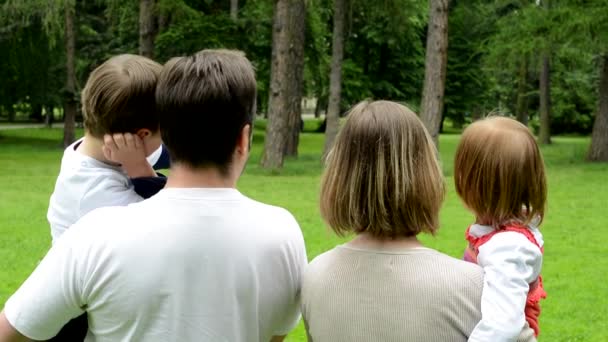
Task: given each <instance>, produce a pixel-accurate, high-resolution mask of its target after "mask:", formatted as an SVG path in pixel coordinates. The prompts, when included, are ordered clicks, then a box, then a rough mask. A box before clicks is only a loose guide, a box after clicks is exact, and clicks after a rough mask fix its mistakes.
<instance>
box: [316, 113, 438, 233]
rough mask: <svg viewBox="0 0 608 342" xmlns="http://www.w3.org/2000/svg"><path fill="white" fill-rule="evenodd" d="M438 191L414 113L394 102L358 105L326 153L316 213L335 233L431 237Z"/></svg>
mask: <svg viewBox="0 0 608 342" xmlns="http://www.w3.org/2000/svg"><path fill="white" fill-rule="evenodd" d="M444 191H445V190H444V181H443V176H442V172H441V167H440V166H439V163H438V161H437V151H436V149H435V146H434V145H433V142H432V139H431V137H430V135H429V134H428V132H427V131H426V129H425V127H424V125H423V124H422V122H421V121H420V119H419V118H418V117H417V116H416V114H415V113H414V112H412V111H411V110H409V109H408V108H407V107H405V106H403V105H400V104H398V103H395V102H390V101H374V102H368V101H364V102H361V103H359V104H357V105H356V106H355V107H353V108H352V109H351V111H350V112H349V115H348V119H347V120H346V123H345V124H344V127H343V128H342V130H341V132H340V134H339V135H338V137H337V139H336V142H335V145H334V147H333V149H332V151H331V152H330V153H329V155H328V158H327V167H326V171H325V173H324V176H323V179H322V185H321V214H322V216H323V218H324V219H325V220H326V221H327V223H328V224H329V226H330V227H331V228H332V229H333V230H334V231H335V232H336V233H337V234H339V235H345V234H348V233H357V234H359V233H366V234H368V235H370V236H372V237H375V238H381V239H383V238H399V237H409V236H415V235H417V234H419V233H421V232H428V233H431V234H434V232H435V231H436V230H437V228H438V226H439V219H438V216H439V209H440V207H441V204H442V201H443V198H444Z"/></svg>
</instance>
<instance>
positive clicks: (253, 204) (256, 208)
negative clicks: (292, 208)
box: [244, 196, 299, 227]
mask: <svg viewBox="0 0 608 342" xmlns="http://www.w3.org/2000/svg"><path fill="white" fill-rule="evenodd" d="M244 198H245V199H244V201H245V202H244V203H245V205H246V206H247V207H249V209H250V210H249V212H250V213H251V214H252V215H254V216H257V217H259V218H260V220H264V221H265V222H266V223H276V224H283V225H284V224H293V225H295V226H297V227H299V226H298V223H297V221H296V219H295V217H294V216H293V215H292V214H291V212H289V210H287V209H285V208H283V207H279V206H275V205H272V204H267V203H262V202H259V201H256V200H254V199H251V198H249V197H246V196H244Z"/></svg>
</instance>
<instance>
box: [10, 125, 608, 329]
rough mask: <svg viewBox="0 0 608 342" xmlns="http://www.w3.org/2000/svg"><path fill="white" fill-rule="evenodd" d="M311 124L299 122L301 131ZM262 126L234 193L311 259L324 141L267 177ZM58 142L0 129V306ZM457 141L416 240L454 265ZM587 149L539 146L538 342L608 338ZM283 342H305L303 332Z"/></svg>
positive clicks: (29, 259) (28, 256)
mask: <svg viewBox="0 0 608 342" xmlns="http://www.w3.org/2000/svg"><path fill="white" fill-rule="evenodd" d="M314 125H315V123H314V122H313V123H310V122H307V123H306V129H307V130H308V129H310V130H312V129H314V127H313V126H314ZM261 127H263V125H259V126H258V129H257V130H256V131H255V134H254V146H253V151H252V156H251V160H250V162H249V165H248V167H247V170H246V171H245V174H244V175H243V177H242V178H241V181H240V182H239V188H240V190H241V191H242V192H243V193H245V194H246V195H248V196H250V197H252V198H254V199H257V200H260V201H262V202H267V203H271V204H276V205H280V206H283V207H286V208H287V209H289V211H291V213H293V215H294V216H295V217H296V218H297V220H298V222H299V223H300V225H301V227H302V230H303V232H304V237H305V239H306V245H307V250H308V256H309V258H311V259H312V258H313V257H315V256H316V255H318V254H319V253H322V252H324V251H326V250H329V249H331V248H332V247H334V246H335V245H336V244H339V243H341V242H343V240H341V239H338V238H336V237H334V236H333V235H332V234H330V233H329V232H328V231H327V229H326V228H325V225H324V224H323V222H322V221H321V219H320V217H319V212H318V208H317V203H318V200H317V197H318V186H319V179H320V174H321V170H322V167H321V164H320V162H319V159H320V151H321V150H322V147H323V135H321V134H313V133H304V134H302V135H301V138H300V139H301V140H300V142H301V143H300V156H299V158H298V159H297V160H296V159H290V160H287V162H286V165H285V168H284V169H283V170H282V171H280V172H276V171H275V172H271V171H265V170H262V169H260V168H259V166H258V161H259V159H260V155H261V151H262V145H263V131H262V130H261ZM60 137H61V131H60V130H49V129H24V130H13V131H0V189H1V190H0V304H3V303H4V302H5V301H6V299H7V298H8V297H9V296H10V294H11V293H12V292H13V291H15V290H16V289H17V287H18V286H19V285H20V284H21V283H22V282H23V280H24V279H25V278H26V277H27V276H28V275H29V273H30V272H31V271H32V270H33V268H34V267H35V266H36V264H37V263H38V261H39V260H40V259H41V258H42V257H43V255H44V254H45V251H46V250H47V249H48V247H49V244H50V233H49V227H48V224H47V221H46V209H47V205H48V199H49V196H50V194H51V192H52V190H53V185H54V181H55V177H56V176H57V173H58V171H59V162H60V158H61V154H62V150H61V149H60V148H59V146H58V145H59V141H60ZM458 139H459V136H458V135H455V134H453V135H444V136H442V137H441V142H440V149H441V156H442V160H443V167H444V171H445V175H446V182H447V184H448V188H449V192H448V195H447V199H446V202H445V205H444V207H443V210H442V213H441V219H442V228H441V229H440V231H439V234H438V235H437V236H436V237H426V236H425V237H423V238H422V239H423V241H424V243H425V244H426V245H427V246H429V247H432V248H436V249H438V250H440V251H442V252H444V253H447V254H449V255H452V256H454V257H457V258H460V257H461V255H462V251H463V248H464V245H465V243H464V239H463V234H464V230H465V228H466V227H467V225H468V224H469V223H470V222H471V218H472V217H471V215H470V214H469V213H467V212H466V211H465V210H464V209H463V207H462V206H461V204H460V202H459V201H458V199H457V197H456V194H455V192H454V190H453V182H452V178H451V175H452V158H453V154H454V150H455V148H456V144H457V142H458ZM588 144H589V140H588V139H587V138H576V137H556V138H554V144H553V145H551V146H547V147H543V154H544V156H545V161H546V164H547V169H548V177H549V211H548V215H547V218H546V221H545V223H544V224H543V226H542V229H543V233H544V235H545V243H546V247H545V264H544V268H543V277H544V280H545V287H546V290H547V292H548V294H549V296H548V298H547V299H546V300H545V301H544V302H543V303H542V306H543V313H542V315H541V327H542V334H541V341H606V340H607V338H608V337H607V336H608V323H607V322H608V321H607V320H606V318H607V317H608V299H607V296H608V281H606V275H605V272H607V271H608V255H607V254H608V248H607V247H606V244H607V243H608V242H607V241H608V229H607V227H608V213H607V212H606V210H608V207H607V206H608V164H589V163H585V162H583V158H584V155H585V152H586V150H587V147H588ZM345 172H348V170H345ZM404 291H407V289H404ZM289 340H290V341H304V340H305V334H304V330H303V328H302V326H301V325H300V327H299V328H298V329H297V330H296V331H295V332H294V333H292V334H291V335H290V337H289Z"/></svg>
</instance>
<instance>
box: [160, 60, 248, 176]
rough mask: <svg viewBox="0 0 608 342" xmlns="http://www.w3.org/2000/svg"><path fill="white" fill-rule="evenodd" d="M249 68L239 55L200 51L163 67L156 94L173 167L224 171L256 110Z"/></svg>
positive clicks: (164, 137)
mask: <svg viewBox="0 0 608 342" xmlns="http://www.w3.org/2000/svg"><path fill="white" fill-rule="evenodd" d="M255 101H256V80H255V72H254V70H253V66H252V65H251V63H250V62H249V60H248V59H247V58H246V57H245V55H244V54H243V53H242V52H240V51H231V50H203V51H200V52H198V53H195V54H194V55H192V56H188V57H176V58H173V59H171V60H170V61H169V62H167V64H165V66H164V68H163V71H162V73H161V76H160V80H159V82H158V87H157V90H156V102H157V105H158V110H159V113H160V123H161V127H162V131H161V133H162V138H163V142H164V143H165V145H166V146H167V148H168V149H169V152H170V154H171V158H172V160H173V162H176V163H184V164H186V165H188V166H191V167H194V168H206V167H215V168H218V169H219V170H220V171H221V172H223V173H225V172H227V171H228V166H229V165H230V163H231V162H232V157H233V153H234V149H235V147H236V144H237V142H238V139H239V137H240V134H241V132H242V129H243V127H245V125H248V124H249V125H250V124H251V123H252V121H253V115H254V113H255V104H256V102H255Z"/></svg>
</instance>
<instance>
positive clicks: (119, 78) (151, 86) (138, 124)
mask: <svg viewBox="0 0 608 342" xmlns="http://www.w3.org/2000/svg"><path fill="white" fill-rule="evenodd" d="M161 70H162V66H161V65H160V64H158V63H156V62H154V61H153V60H151V59H148V58H146V57H142V56H137V55H130V54H123V55H118V56H114V57H112V58H110V59H108V60H107V61H105V62H104V63H103V64H101V65H100V66H98V67H97V68H95V70H93V72H92V73H91V74H90V75H89V79H88V80H87V83H86V85H85V87H84V89H83V91H82V112H83V117H84V125H85V128H86V130H87V132H88V133H90V134H91V135H93V136H94V137H98V138H100V137H103V135H104V134H109V133H126V132H128V133H136V131H137V130H139V129H142V128H147V129H149V130H151V131H152V132H157V131H158V128H159V126H158V121H159V120H158V114H157V111H156V102H155V97H154V93H155V90H156V82H157V81H158V77H159V75H160V72H161Z"/></svg>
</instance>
